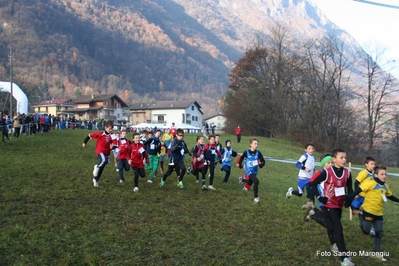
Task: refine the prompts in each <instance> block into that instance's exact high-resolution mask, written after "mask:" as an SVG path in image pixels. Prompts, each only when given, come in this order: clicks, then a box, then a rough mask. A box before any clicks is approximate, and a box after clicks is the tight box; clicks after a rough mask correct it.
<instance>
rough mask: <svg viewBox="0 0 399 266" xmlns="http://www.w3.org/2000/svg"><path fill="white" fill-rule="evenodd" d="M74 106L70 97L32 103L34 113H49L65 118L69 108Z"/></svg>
mask: <svg viewBox="0 0 399 266" xmlns="http://www.w3.org/2000/svg"><path fill="white" fill-rule="evenodd" d="M74 106H75V104H73V103H72V99H52V100H46V101H41V102H38V103H36V104H34V105H32V108H33V111H34V113H36V114H49V115H52V116H61V117H64V118H67V117H68V115H69V110H72V109H73V108H74Z"/></svg>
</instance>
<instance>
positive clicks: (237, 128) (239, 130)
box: [235, 127, 242, 135]
mask: <svg viewBox="0 0 399 266" xmlns="http://www.w3.org/2000/svg"><path fill="white" fill-rule="evenodd" d="M241 132H242V130H241V128H240V127H236V129H235V133H236V135H241Z"/></svg>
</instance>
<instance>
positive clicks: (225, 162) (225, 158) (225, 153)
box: [220, 140, 237, 183]
mask: <svg viewBox="0 0 399 266" xmlns="http://www.w3.org/2000/svg"><path fill="white" fill-rule="evenodd" d="M225 145H226V146H225V147H224V148H222V149H221V153H222V158H221V159H222V165H221V168H220V170H222V171H225V172H226V175H225V176H224V179H223V183H227V181H228V180H229V177H230V171H231V157H236V156H237V152H235V151H233V149H232V148H231V141H230V140H226V142H225Z"/></svg>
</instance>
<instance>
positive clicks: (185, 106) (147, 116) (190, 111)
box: [130, 100, 204, 128]
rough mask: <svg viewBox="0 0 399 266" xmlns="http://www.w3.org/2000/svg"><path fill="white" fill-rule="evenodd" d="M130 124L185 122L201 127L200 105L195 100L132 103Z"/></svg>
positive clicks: (201, 112)
mask: <svg viewBox="0 0 399 266" xmlns="http://www.w3.org/2000/svg"><path fill="white" fill-rule="evenodd" d="M130 112H131V113H132V126H134V125H138V124H140V123H151V124H164V125H171V124H172V123H175V124H187V125H191V126H194V127H198V128H202V115H203V114H204V112H203V111H202V107H201V105H200V104H199V103H198V102H197V101H192V100H187V101H157V102H151V103H139V104H134V105H133V106H132V107H131V108H130Z"/></svg>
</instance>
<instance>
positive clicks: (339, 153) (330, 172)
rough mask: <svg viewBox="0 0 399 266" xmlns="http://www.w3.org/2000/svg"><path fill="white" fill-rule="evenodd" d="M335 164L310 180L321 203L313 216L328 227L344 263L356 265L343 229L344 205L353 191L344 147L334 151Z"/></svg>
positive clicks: (333, 246)
mask: <svg viewBox="0 0 399 266" xmlns="http://www.w3.org/2000/svg"><path fill="white" fill-rule="evenodd" d="M332 161H333V164H334V165H333V166H332V167H330V168H327V169H326V170H323V171H321V172H320V174H319V175H318V176H317V177H316V178H315V179H314V180H313V181H312V182H311V183H310V184H311V186H312V190H313V192H314V195H315V196H316V197H317V199H318V201H319V205H321V211H320V210H319V209H317V208H314V209H311V210H310V211H309V214H310V216H311V219H313V220H314V221H316V222H317V223H318V224H320V225H322V226H323V227H325V228H326V229H327V235H328V239H329V241H330V244H331V248H332V250H333V251H336V250H335V245H334V244H336V247H337V248H338V251H339V254H340V255H341V256H340V261H341V265H349V266H353V265H355V264H354V263H353V262H352V261H351V259H350V258H349V257H348V256H347V254H348V253H347V252H348V250H347V249H346V245H345V238H344V230H343V227H342V223H341V217H342V209H343V207H344V203H345V199H346V191H347V192H348V194H350V193H352V192H353V188H352V176H351V173H350V171H349V170H348V169H346V168H345V164H346V153H345V151H344V150H342V149H335V150H334V151H333V152H332Z"/></svg>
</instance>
